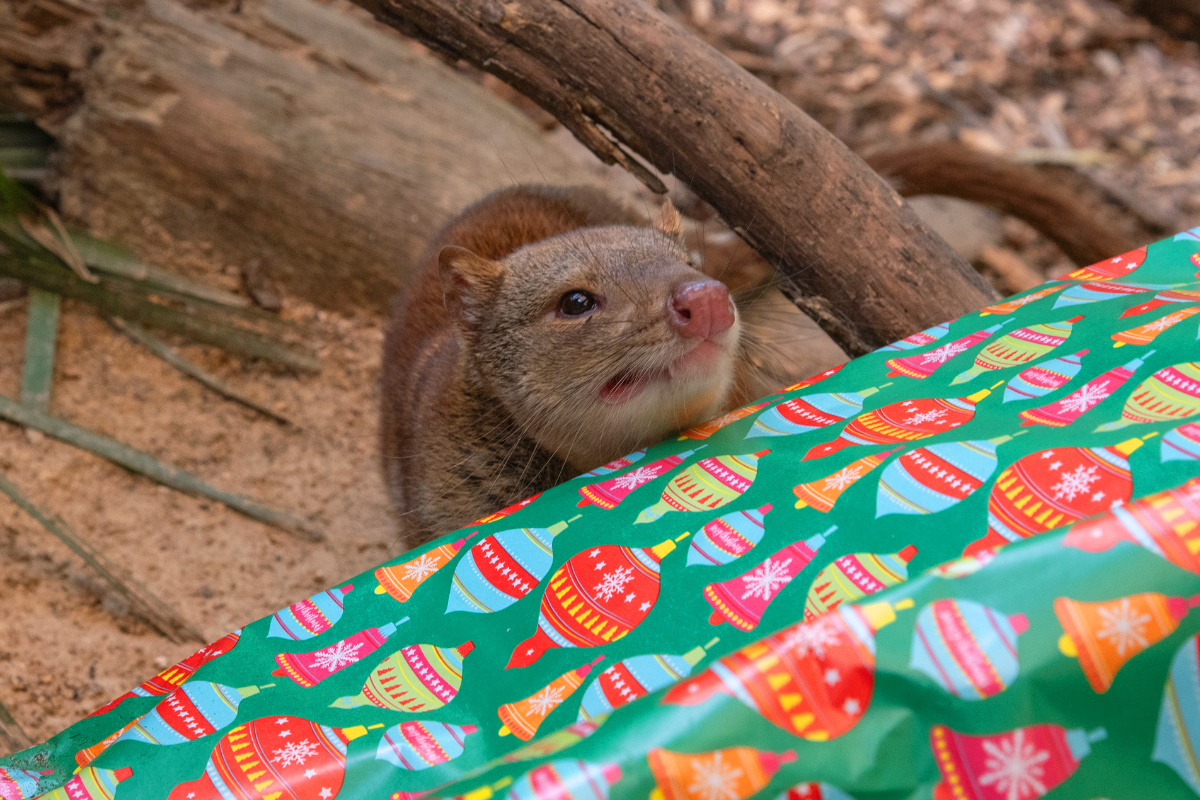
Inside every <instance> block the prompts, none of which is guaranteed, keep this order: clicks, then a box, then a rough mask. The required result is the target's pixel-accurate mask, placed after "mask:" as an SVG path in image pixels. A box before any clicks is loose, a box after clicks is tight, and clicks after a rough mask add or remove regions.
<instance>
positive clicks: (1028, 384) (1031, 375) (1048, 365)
mask: <svg viewBox="0 0 1200 800" xmlns="http://www.w3.org/2000/svg"><path fill="white" fill-rule="evenodd" d="M1089 352H1091V351H1090V350H1080V351H1079V352H1078V353H1072V354H1071V355H1069V356H1059V357H1058V358H1052V359H1050V360H1049V361H1043V362H1042V363H1041V364H1036V365H1034V366H1032V367H1028V368H1026V369H1023V370H1021V372H1020V373H1018V374H1017V376H1016V377H1015V378H1013V379H1012V380H1010V381H1009V382H1008V384H1007V385H1006V386H1005V387H1004V402H1005V403H1011V402H1012V401H1014V400H1033V399H1034V398H1037V397H1044V396H1046V395H1048V394H1050V393H1051V392H1055V391H1058V390H1059V389H1061V388H1062V387H1064V386H1066V385H1067V384H1068V383H1070V382H1071V379H1072V378H1074V377H1075V376H1076V375H1078V374H1079V370H1081V369H1083V363H1082V362H1083V357H1084V356H1086V355H1087V354H1088V353H1089Z"/></svg>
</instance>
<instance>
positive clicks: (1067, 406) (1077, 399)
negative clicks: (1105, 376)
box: [1058, 381, 1112, 414]
mask: <svg viewBox="0 0 1200 800" xmlns="http://www.w3.org/2000/svg"><path fill="white" fill-rule="evenodd" d="M1108 384H1109V381H1101V382H1099V383H1089V384H1086V385H1085V386H1084V387H1083V388H1081V389H1080V390H1079V391H1078V392H1076V393H1075V394H1073V395H1070V396H1069V397H1064V398H1063V399H1062V400H1060V401H1059V404H1058V405H1059V407H1060V408H1061V409H1062V410H1063V411H1070V412H1074V413H1076V414H1082V413H1083V412H1085V411H1087V410H1088V409H1089V408H1091V407H1092V406H1094V405H1096V404H1097V403H1099V402H1100V401H1101V400H1104V399H1105V398H1106V397H1108V396H1109V395H1110V394H1112V392H1110V391H1109V390H1108Z"/></svg>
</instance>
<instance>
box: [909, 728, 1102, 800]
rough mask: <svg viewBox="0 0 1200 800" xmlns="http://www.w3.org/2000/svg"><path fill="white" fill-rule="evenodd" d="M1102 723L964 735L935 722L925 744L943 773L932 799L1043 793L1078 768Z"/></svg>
mask: <svg viewBox="0 0 1200 800" xmlns="http://www.w3.org/2000/svg"><path fill="white" fill-rule="evenodd" d="M1106 737H1107V732H1106V731H1105V730H1104V729H1103V728H1098V729H1096V730H1093V731H1090V732H1089V731H1085V730H1083V729H1082V728H1074V729H1071V730H1066V729H1064V728H1062V727H1060V726H1058V725H1028V726H1026V727H1023V728H1017V729H1016V730H1012V731H1005V732H1004V733H997V734H991V735H987V736H969V735H967V734H965V733H959V732H958V731H955V730H952V729H950V728H948V727H946V726H945V725H934V726H933V728H932V729H931V730H930V732H929V746H930V749H931V750H933V757H934V759H935V760H936V761H937V766H938V770H939V771H940V772H941V774H942V780H941V783H939V784H938V785H937V786H935V787H934V789H933V798H934V800H1024V798H1037V797H1044V796H1045V795H1047V794H1049V793H1050V791H1051V790H1053V789H1055V788H1056V787H1058V786H1059V785H1060V784H1062V783H1064V782H1065V781H1066V780H1067V779H1068V778H1070V777H1071V776H1072V775H1074V774H1075V771H1076V770H1078V769H1079V762H1081V761H1082V760H1083V759H1084V758H1086V757H1087V756H1088V755H1089V754H1090V753H1091V752H1092V745H1093V744H1095V743H1096V742H1102V741H1104V739H1105V738H1106Z"/></svg>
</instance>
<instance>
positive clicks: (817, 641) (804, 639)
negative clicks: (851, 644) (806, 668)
mask: <svg viewBox="0 0 1200 800" xmlns="http://www.w3.org/2000/svg"><path fill="white" fill-rule="evenodd" d="M841 643H842V637H841V634H839V633H838V631H837V628H835V627H834V626H833V625H831V624H829V623H828V622H826V621H825V620H823V619H819V620H816V621H814V622H807V623H805V624H803V625H801V626H799V627H798V628H796V629H795V630H794V631H792V632H791V633H789V634H788V635H787V638H786V639H785V640H784V644H785V645H786V646H787V647H788V648H789V649H791V650H794V651H795V653H796V655H797V656H798V657H800V658H804V657H805V656H807V655H808V654H809V653H812V654H813V655H815V656H816V657H817V658H824V657H825V648H826V647H836V646H837V645H839V644H841ZM835 682H836V681H835Z"/></svg>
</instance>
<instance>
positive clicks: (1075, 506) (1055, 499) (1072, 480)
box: [963, 437, 1144, 555]
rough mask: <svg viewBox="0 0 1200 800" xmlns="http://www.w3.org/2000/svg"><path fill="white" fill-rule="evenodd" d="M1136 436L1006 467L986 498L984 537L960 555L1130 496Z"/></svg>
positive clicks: (1021, 536) (1043, 455)
mask: <svg viewBox="0 0 1200 800" xmlns="http://www.w3.org/2000/svg"><path fill="white" fill-rule="evenodd" d="M1143 444H1144V442H1143V440H1141V439H1139V438H1137V437H1134V438H1132V439H1126V440H1125V441H1123V442H1119V443H1117V444H1115V445H1110V446H1108V447H1060V448H1053V449H1051V450H1042V451H1040V452H1037V453H1030V454H1029V455H1027V456H1024V457H1023V458H1021V459H1019V460H1017V461H1016V463H1014V464H1013V465H1012V466H1011V467H1008V468H1006V469H1005V470H1004V471H1002V472H1001V473H1000V477H999V478H997V479H996V483H995V484H993V485H992V491H991V494H990V495H989V496H988V516H987V531H988V532H987V535H986V536H984V537H982V538H980V539H977V540H976V541H974V542H972V543H971V544H969V545H967V548H966V549H965V550H964V551H963V553H964V555H970V554H971V553H974V552H976V551H978V550H986V549H988V548H990V547H996V546H1002V545H1005V544H1008V543H1009V542H1016V541H1020V540H1021V539H1024V538H1027V537H1029V536H1036V535H1037V534H1039V533H1045V532H1046V531H1049V530H1053V529H1055V528H1058V527H1061V526H1063V525H1069V524H1070V523H1072V522H1075V521H1076V520H1079V519H1083V518H1084V517H1088V516H1091V515H1093V514H1103V513H1104V512H1105V511H1107V510H1108V509H1110V508H1112V507H1113V506H1114V505H1120V504H1121V503H1124V502H1125V501H1126V500H1128V499H1129V498H1130V496H1131V495H1132V493H1133V475H1132V473H1131V471H1130V468H1129V456H1130V455H1132V454H1133V453H1135V452H1137V450H1138V449H1139V448H1140V447H1141V446H1142V445H1143Z"/></svg>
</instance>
